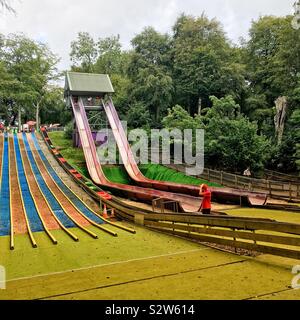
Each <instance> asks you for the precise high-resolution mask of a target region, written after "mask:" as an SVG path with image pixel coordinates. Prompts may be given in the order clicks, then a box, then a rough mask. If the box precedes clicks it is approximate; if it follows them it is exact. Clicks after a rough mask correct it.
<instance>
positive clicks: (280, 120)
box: [274, 97, 288, 145]
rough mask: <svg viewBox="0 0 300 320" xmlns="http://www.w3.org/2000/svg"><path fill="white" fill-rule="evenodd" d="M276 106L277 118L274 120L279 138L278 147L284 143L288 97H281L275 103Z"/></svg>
mask: <svg viewBox="0 0 300 320" xmlns="http://www.w3.org/2000/svg"><path fill="white" fill-rule="evenodd" d="M275 105H276V116H275V118H274V122H275V134H276V136H277V141H278V142H277V143H278V145H280V144H281V142H282V137H283V132H284V125H285V119H286V114H287V107H288V104H287V98H286V97H279V98H278V99H277V100H276V101H275Z"/></svg>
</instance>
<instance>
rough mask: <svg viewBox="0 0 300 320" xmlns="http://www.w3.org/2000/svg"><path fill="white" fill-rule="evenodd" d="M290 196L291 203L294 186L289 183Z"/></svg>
mask: <svg viewBox="0 0 300 320" xmlns="http://www.w3.org/2000/svg"><path fill="white" fill-rule="evenodd" d="M289 195H290V201H292V198H293V193H292V184H291V182H290V183H289Z"/></svg>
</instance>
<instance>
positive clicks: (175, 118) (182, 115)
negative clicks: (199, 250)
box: [162, 105, 202, 131]
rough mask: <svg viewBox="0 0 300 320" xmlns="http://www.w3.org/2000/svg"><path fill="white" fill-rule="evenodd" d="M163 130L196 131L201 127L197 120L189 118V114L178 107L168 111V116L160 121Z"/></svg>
mask: <svg viewBox="0 0 300 320" xmlns="http://www.w3.org/2000/svg"><path fill="white" fill-rule="evenodd" d="M162 123H163V125H164V127H165V128H167V129H169V130H173V129H179V130H181V131H183V130H185V129H197V128H200V127H202V126H201V125H200V123H199V122H198V121H197V119H195V118H193V117H191V116H190V115H189V113H188V112H187V111H186V110H185V109H183V108H182V107H181V106H180V105H176V106H175V107H173V108H172V109H168V115H167V116H166V117H164V119H163V121H162Z"/></svg>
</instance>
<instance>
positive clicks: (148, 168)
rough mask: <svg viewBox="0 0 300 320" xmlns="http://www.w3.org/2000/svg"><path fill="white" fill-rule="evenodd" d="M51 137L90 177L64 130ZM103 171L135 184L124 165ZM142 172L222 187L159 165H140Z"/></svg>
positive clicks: (117, 180)
mask: <svg viewBox="0 0 300 320" xmlns="http://www.w3.org/2000/svg"><path fill="white" fill-rule="evenodd" d="M49 137H50V139H51V141H52V143H53V144H54V145H55V147H57V148H58V149H59V151H60V152H61V154H62V155H63V156H64V158H65V159H66V160H67V161H68V162H69V163H70V164H71V165H72V166H74V168H75V169H76V170H78V171H79V172H80V173H81V174H83V175H84V176H85V177H87V178H89V173H88V170H87V168H86V165H85V159H84V154H83V151H82V149H78V148H73V146H72V141H71V140H68V139H66V138H65V137H64V133H63V132H50V133H49ZM102 169H103V172H104V174H105V175H106V177H107V178H108V180H110V181H111V182H115V183H121V184H129V185H130V184H133V183H134V182H133V181H132V180H131V179H130V177H129V176H128V174H127V172H126V170H125V169H124V167H122V166H119V167H118V166H102ZM140 170H141V172H142V173H143V174H144V175H145V177H147V178H149V179H153V180H159V181H169V182H175V183H182V184H190V185H200V184H202V183H206V184H207V185H209V186H215V187H221V185H219V184H216V183H211V182H208V181H206V180H203V179H197V178H195V177H191V176H187V175H185V174H183V173H181V172H177V171H175V170H173V169H170V168H167V167H164V166H161V165H158V164H145V165H141V166H140Z"/></svg>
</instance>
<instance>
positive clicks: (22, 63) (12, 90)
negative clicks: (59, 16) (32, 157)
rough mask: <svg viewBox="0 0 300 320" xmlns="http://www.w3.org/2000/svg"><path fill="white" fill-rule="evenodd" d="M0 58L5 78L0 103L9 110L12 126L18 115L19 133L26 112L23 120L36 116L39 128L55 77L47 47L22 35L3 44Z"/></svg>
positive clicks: (11, 36) (50, 53) (55, 72)
mask: <svg viewBox="0 0 300 320" xmlns="http://www.w3.org/2000/svg"><path fill="white" fill-rule="evenodd" d="M0 58H1V60H2V72H3V73H4V74H6V76H4V78H2V77H1V79H0V87H2V93H1V96H2V102H5V103H6V106H7V107H8V108H9V110H10V112H11V114H12V115H11V116H12V119H13V121H12V122H14V121H15V120H16V114H18V124H19V129H20V126H21V113H22V111H25V112H24V115H25V119H27V120H28V118H29V117H34V116H36V118H37V124H38V122H39V121H38V119H39V111H40V108H41V107H42V103H43V100H44V99H45V98H46V95H47V94H48V92H49V91H50V89H49V87H48V86H49V84H50V83H51V81H54V80H56V79H57V77H58V73H57V69H56V64H57V62H58V58H57V57H56V56H55V55H54V54H53V53H52V52H51V51H50V49H49V48H48V47H47V46H46V45H43V44H40V43H36V42H35V41H33V40H31V39H29V38H27V37H26V36H24V35H22V34H14V35H10V36H8V37H7V38H5V39H4V40H3V41H2V46H1V48H0ZM34 111H35V112H34ZM34 113H35V115H34Z"/></svg>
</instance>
